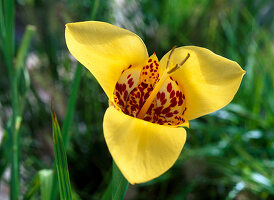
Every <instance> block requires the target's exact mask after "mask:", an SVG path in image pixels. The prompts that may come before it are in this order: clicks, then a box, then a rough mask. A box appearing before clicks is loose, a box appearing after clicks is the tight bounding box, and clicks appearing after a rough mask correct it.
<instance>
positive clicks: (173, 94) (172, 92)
mask: <svg viewBox="0 0 274 200" xmlns="http://www.w3.org/2000/svg"><path fill="white" fill-rule="evenodd" d="M174 96H175V91H174V90H172V91H171V93H170V95H169V97H170V98H173V97H174Z"/></svg>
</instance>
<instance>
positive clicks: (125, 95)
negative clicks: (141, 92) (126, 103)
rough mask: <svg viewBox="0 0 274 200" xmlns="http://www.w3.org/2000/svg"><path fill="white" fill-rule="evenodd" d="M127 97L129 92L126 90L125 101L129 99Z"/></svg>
mask: <svg viewBox="0 0 274 200" xmlns="http://www.w3.org/2000/svg"><path fill="white" fill-rule="evenodd" d="M127 96H128V91H127V90H126V91H125V93H124V99H125V100H126V99H127Z"/></svg>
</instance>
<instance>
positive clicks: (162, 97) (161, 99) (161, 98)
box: [160, 92, 165, 101]
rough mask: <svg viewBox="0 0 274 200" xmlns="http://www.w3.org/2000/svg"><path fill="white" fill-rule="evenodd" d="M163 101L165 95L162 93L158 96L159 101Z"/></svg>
mask: <svg viewBox="0 0 274 200" xmlns="http://www.w3.org/2000/svg"><path fill="white" fill-rule="evenodd" d="M164 99H165V93H164V92H162V93H161V96H160V101H163V100H164Z"/></svg>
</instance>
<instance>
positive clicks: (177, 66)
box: [167, 53, 190, 74]
mask: <svg viewBox="0 0 274 200" xmlns="http://www.w3.org/2000/svg"><path fill="white" fill-rule="evenodd" d="M189 57H190V54H189V53H188V54H187V56H186V57H185V59H184V60H183V61H182V62H181V63H180V64H179V65H178V64H176V65H175V67H173V68H172V69H170V70H169V71H168V72H167V73H168V74H171V73H173V72H175V71H176V70H177V69H179V68H180V67H181V66H182V65H183V64H184V63H185V62H186V61H187V59H189Z"/></svg>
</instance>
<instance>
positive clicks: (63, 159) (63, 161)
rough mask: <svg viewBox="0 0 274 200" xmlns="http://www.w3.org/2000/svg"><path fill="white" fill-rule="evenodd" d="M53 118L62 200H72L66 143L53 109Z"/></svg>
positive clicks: (56, 161) (55, 152) (56, 163)
mask: <svg viewBox="0 0 274 200" xmlns="http://www.w3.org/2000/svg"><path fill="white" fill-rule="evenodd" d="M51 116H52V134H53V144H54V155H55V165H56V170H57V176H58V182H59V190H60V199H61V200H71V199H72V198H71V187H70V180H69V172H68V164H67V156H66V151H65V147H64V143H63V140H62V136H61V131H60V127H59V124H58V121H57V117H56V114H55V112H54V109H53V105H52V108H51Z"/></svg>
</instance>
